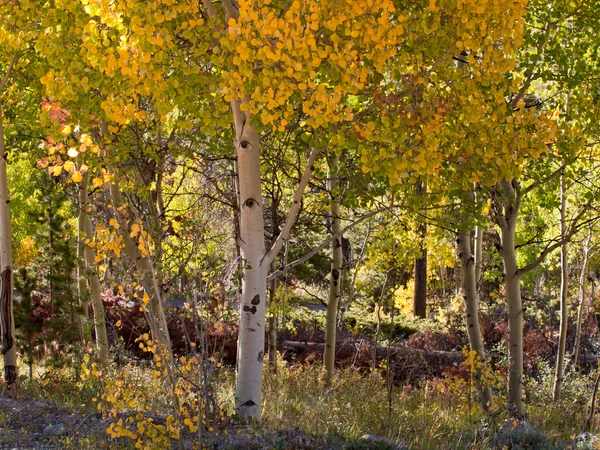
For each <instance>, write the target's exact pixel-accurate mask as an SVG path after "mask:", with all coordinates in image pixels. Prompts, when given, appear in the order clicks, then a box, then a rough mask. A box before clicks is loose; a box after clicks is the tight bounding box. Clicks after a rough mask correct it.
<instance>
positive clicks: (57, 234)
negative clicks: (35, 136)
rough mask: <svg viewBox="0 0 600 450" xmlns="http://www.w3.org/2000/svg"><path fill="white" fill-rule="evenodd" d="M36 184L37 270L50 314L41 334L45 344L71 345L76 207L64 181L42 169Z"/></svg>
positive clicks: (75, 322) (75, 307) (76, 329)
mask: <svg viewBox="0 0 600 450" xmlns="http://www.w3.org/2000/svg"><path fill="white" fill-rule="evenodd" d="M38 188H39V190H38V192H39V195H40V197H41V198H42V200H43V201H42V202H40V203H41V204H42V205H43V207H42V209H41V210H38V211H35V212H34V213H33V214H34V216H33V217H34V218H35V220H36V221H37V222H38V224H39V232H38V234H37V235H36V236H35V237H34V238H35V241H36V244H37V248H38V249H39V252H40V258H39V259H38V269H37V271H38V274H39V275H40V279H43V280H44V281H45V283H44V285H43V286H40V289H41V290H42V291H43V293H44V294H45V295H46V296H47V298H49V302H50V308H49V317H47V318H46V320H45V321H44V324H43V326H44V337H45V340H46V344H47V343H49V342H51V341H53V342H55V343H56V344H57V345H58V346H61V347H62V346H66V347H67V348H73V345H74V344H75V343H76V342H78V341H79V340H80V339H81V330H80V326H79V317H80V306H79V299H78V296H77V280H76V276H75V273H76V269H77V254H76V245H75V231H74V229H73V226H72V224H71V223H70V222H72V219H73V217H75V211H74V208H73V205H72V203H71V202H70V201H69V198H68V194H67V192H66V188H65V186H64V184H62V183H57V182H56V181H55V180H52V179H50V177H49V176H48V175H47V174H46V173H45V172H41V173H40V177H39V178H38ZM60 354H61V355H63V354H64V352H63V351H61V352H60ZM56 362H57V363H60V361H56Z"/></svg>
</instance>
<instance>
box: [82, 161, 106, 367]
mask: <svg viewBox="0 0 600 450" xmlns="http://www.w3.org/2000/svg"><path fill="white" fill-rule="evenodd" d="M87 183H88V174H87V173H86V174H85V175H84V176H83V179H82V182H81V187H80V189H81V191H80V200H82V199H83V202H82V203H81V205H80V206H81V209H82V211H83V216H84V217H83V232H84V233H85V237H86V238H87V239H90V240H91V239H92V238H93V237H94V226H93V225H92V220H91V218H90V217H89V203H88V201H87ZM81 192H83V195H82V194H81ZM80 239H81V238H80ZM84 246H85V249H84V253H85V261H86V264H87V271H86V273H87V275H88V277H89V283H90V298H91V300H92V308H93V310H94V331H95V332H96V348H97V351H98V360H99V361H100V364H102V365H103V366H104V367H108V336H107V333H106V319H105V314H104V304H103V303H102V287H101V285H100V278H99V277H98V270H97V267H96V266H97V265H96V251H95V250H94V249H93V248H92V247H90V246H89V245H85V244H84ZM85 310H86V314H87V302H86V309H85Z"/></svg>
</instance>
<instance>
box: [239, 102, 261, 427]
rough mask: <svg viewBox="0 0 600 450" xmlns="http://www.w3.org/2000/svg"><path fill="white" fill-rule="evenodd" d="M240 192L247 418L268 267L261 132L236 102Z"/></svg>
mask: <svg viewBox="0 0 600 450" xmlns="http://www.w3.org/2000/svg"><path fill="white" fill-rule="evenodd" d="M231 107H232V111H233V116H234V121H235V133H236V138H235V143H234V144H235V150H236V155H237V162H238V164H237V166H238V181H239V193H240V205H241V211H240V247H241V258H242V264H243V270H242V298H241V301H240V326H239V334H238V348H237V377H236V395H235V407H236V410H237V411H238V413H239V414H240V416H242V417H244V418H252V419H259V418H260V415H261V389H262V375H263V359H264V350H265V304H266V293H267V268H268V266H269V264H270V261H265V259H264V256H265V229H264V219H263V199H262V186H261V178H260V148H259V135H258V132H257V131H256V129H255V128H254V127H252V125H250V117H249V116H248V115H247V114H246V113H244V112H243V111H242V110H241V108H240V102H239V101H232V102H231Z"/></svg>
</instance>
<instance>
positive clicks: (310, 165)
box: [263, 148, 319, 265]
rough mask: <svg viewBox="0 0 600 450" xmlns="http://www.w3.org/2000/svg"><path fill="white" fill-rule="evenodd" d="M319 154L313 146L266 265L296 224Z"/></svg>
mask: <svg viewBox="0 0 600 450" xmlns="http://www.w3.org/2000/svg"><path fill="white" fill-rule="evenodd" d="M318 154H319V150H318V149H317V148H313V149H312V150H311V152H310V156H309V157H308V161H307V163H306V168H305V169H304V174H303V175H302V178H300V183H299V184H298V187H297V188H296V192H295V193H294V199H293V201H292V206H291V207H290V210H289V212H288V215H287V217H286V218H285V224H284V225H283V229H282V230H281V233H279V236H277V239H276V240H275V242H274V243H273V245H272V247H271V249H270V250H269V251H268V252H267V253H266V254H265V256H263V261H264V262H265V263H266V265H269V264H271V262H273V260H274V259H275V257H276V256H277V254H278V253H279V251H280V250H281V247H283V244H284V242H285V241H286V240H288V238H289V237H290V232H291V231H292V227H293V226H294V223H295V222H296V217H297V216H298V211H299V210H300V202H301V200H302V195H304V190H305V189H306V185H307V184H308V180H310V177H311V175H312V173H313V170H314V168H315V159H316V158H317V155H318Z"/></svg>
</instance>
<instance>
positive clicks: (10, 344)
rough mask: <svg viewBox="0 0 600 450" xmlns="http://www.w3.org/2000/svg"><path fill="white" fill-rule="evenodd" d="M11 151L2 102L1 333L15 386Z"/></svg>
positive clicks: (8, 376)
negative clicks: (9, 171) (5, 141)
mask: <svg viewBox="0 0 600 450" xmlns="http://www.w3.org/2000/svg"><path fill="white" fill-rule="evenodd" d="M7 163H8V152H7V151H6V147H5V144H4V116H3V111H2V105H0V262H1V267H2V272H1V273H0V277H1V286H0V332H1V333H2V356H3V361H4V381H6V384H7V385H9V386H12V385H14V384H15V383H16V381H17V349H16V347H15V320H14V316H13V266H12V265H13V262H12V242H11V236H12V235H11V229H10V198H9V195H8V176H7V168H6V166H7Z"/></svg>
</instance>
